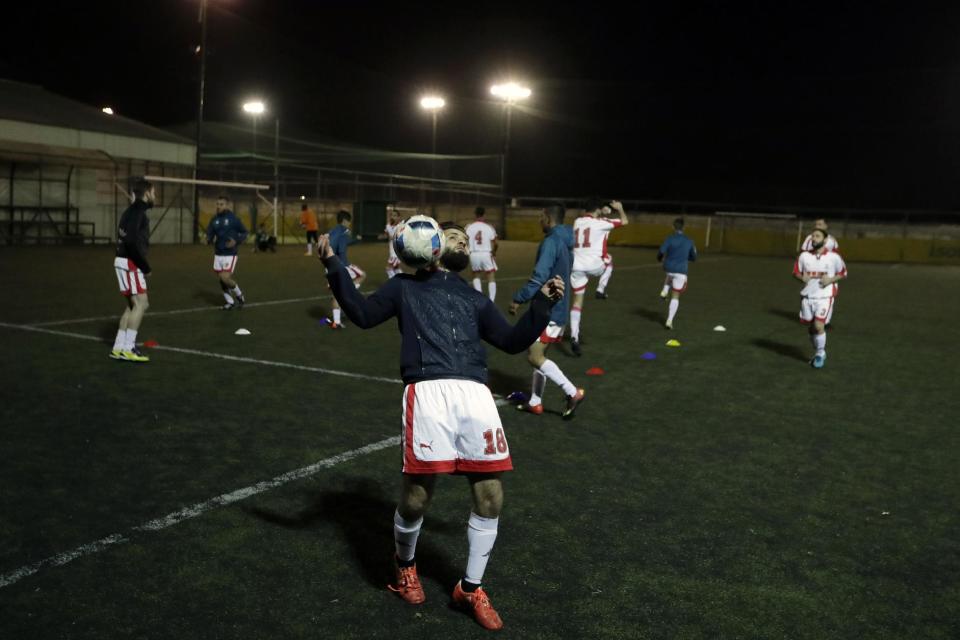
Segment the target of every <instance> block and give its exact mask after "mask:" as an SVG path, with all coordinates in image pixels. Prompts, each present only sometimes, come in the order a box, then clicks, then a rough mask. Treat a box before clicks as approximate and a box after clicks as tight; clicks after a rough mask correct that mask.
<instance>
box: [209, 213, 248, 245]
mask: <svg viewBox="0 0 960 640" xmlns="http://www.w3.org/2000/svg"><path fill="white" fill-rule="evenodd" d="M214 238H216V239H217V244H216V248H215V249H214V253H215V254H217V255H218V256H235V255H237V252H238V251H239V250H240V245H241V244H243V241H244V240H246V239H247V228H246V227H245V226H243V223H242V222H240V218H238V217H237V216H236V214H235V213H234V212H233V211H230V210H229V209H228V210H227V211H223V212H221V213H218V214H217V215H215V216H213V220H211V221H210V224H208V225H207V242H208V243H209V242H210V241H211V240H213V239H214ZM231 239H233V240H236V241H237V244H235V245H233V246H232V247H228V246H227V240H231Z"/></svg>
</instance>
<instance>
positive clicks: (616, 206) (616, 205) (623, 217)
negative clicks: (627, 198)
mask: <svg viewBox="0 0 960 640" xmlns="http://www.w3.org/2000/svg"><path fill="white" fill-rule="evenodd" d="M610 208H611V209H613V210H614V211H616V212H617V213H618V214H619V215H620V226H621V227H625V226H627V225H628V224H630V219H629V218H627V212H626V211H624V209H623V203H622V202H620V201H619V200H614V201H613V202H611V203H610Z"/></svg>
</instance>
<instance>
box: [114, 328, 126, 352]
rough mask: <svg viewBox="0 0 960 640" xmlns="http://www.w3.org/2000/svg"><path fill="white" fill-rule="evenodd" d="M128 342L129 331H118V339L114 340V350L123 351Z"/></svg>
mask: <svg viewBox="0 0 960 640" xmlns="http://www.w3.org/2000/svg"><path fill="white" fill-rule="evenodd" d="M126 341H127V330H126V329H117V337H116V338H114V340H113V350H114V351H123V346H124V343H125V342H126Z"/></svg>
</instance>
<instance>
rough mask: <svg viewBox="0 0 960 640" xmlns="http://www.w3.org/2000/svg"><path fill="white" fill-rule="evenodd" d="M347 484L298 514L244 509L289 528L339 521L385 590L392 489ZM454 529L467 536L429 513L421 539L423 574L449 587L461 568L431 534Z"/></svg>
mask: <svg viewBox="0 0 960 640" xmlns="http://www.w3.org/2000/svg"><path fill="white" fill-rule="evenodd" d="M344 484H345V485H347V486H351V487H353V488H352V489H326V490H324V491H321V492H319V493H316V494H312V495H310V496H309V498H308V501H309V506H307V507H305V508H303V509H301V510H300V511H299V512H296V513H281V512H277V511H271V510H268V509H263V508H260V507H244V511H246V512H247V513H249V514H251V515H253V516H255V517H257V518H260V519H261V520H264V521H266V522H271V523H273V524H276V525H280V526H282V527H288V528H290V529H306V528H313V527H316V526H318V525H319V524H320V523H332V524H334V525H336V526H337V528H339V529H340V533H341V535H342V536H343V539H344V540H346V542H347V543H348V544H349V545H350V547H351V551H352V552H353V556H354V559H355V560H356V561H357V563H358V564H359V565H360V568H361V570H362V571H363V577H364V578H365V579H366V581H367V582H368V583H369V584H370V585H371V586H373V587H376V588H377V589H383V588H384V587H385V586H386V585H387V582H388V581H390V582H392V580H393V578H394V575H393V574H394V566H393V552H392V550H393V549H394V541H393V513H394V511H395V510H396V503H395V502H392V501H388V500H386V499H384V498H383V496H384V494H385V493H388V492H384V490H383V488H382V487H381V486H380V485H379V484H378V483H376V482H373V481H372V480H366V479H356V478H352V479H351V478H347V479H346V482H345V483H344ZM464 484H466V483H464ZM439 490H441V488H440V487H438V491H439ZM466 490H467V487H466V486H464V487H461V491H466ZM454 531H455V532H456V534H458V535H462V534H463V531H464V528H463V527H460V526H451V525H449V524H447V523H445V522H438V521H436V520H434V519H431V517H430V515H429V514H427V516H426V518H425V522H424V527H423V533H422V535H421V538H420V540H419V541H418V542H417V570H418V573H419V574H420V575H421V576H422V577H426V578H430V579H432V580H436V581H437V582H439V583H440V584H442V585H443V586H444V587H445V588H446V587H451V586H453V585H454V584H455V583H456V582H457V580H459V579H460V578H461V575H460V570H459V569H458V568H457V567H455V566H454V565H453V564H452V563H451V561H450V559H449V558H448V557H447V555H446V553H445V552H444V551H442V550H441V548H440V547H438V546H437V545H436V544H434V543H432V542H431V540H430V538H431V537H434V536H437V535H438V534H450V533H452V532H454Z"/></svg>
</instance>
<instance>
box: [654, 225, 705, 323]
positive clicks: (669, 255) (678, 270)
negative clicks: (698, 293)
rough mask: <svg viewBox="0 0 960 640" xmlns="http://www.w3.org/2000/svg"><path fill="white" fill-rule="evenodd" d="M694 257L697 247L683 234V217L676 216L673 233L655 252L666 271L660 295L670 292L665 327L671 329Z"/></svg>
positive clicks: (664, 295)
mask: <svg viewBox="0 0 960 640" xmlns="http://www.w3.org/2000/svg"><path fill="white" fill-rule="evenodd" d="M696 259H697V247H696V245H694V244H693V240H691V239H690V238H688V237H687V236H685V235H684V234H683V218H677V219H676V220H674V221H673V233H672V234H670V235H669V236H667V238H666V240H664V241H663V244H661V245H660V251H658V252H657V262H661V261H662V262H663V270H664V271H666V272H667V274H666V276H665V277H664V279H663V289H661V291H660V297H661V298H664V299H666V297H667V294H668V293H669V294H670V307H669V310H668V312H667V321H666V322H665V323H664V325H663V326H664V327H666V328H667V329H673V318H674V317H675V316H676V315H677V309H679V308H680V294H681V293H683V292H684V291H686V290H687V270H688V263H689V262H695V261H696Z"/></svg>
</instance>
